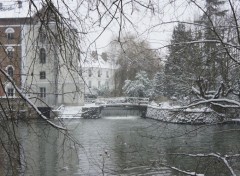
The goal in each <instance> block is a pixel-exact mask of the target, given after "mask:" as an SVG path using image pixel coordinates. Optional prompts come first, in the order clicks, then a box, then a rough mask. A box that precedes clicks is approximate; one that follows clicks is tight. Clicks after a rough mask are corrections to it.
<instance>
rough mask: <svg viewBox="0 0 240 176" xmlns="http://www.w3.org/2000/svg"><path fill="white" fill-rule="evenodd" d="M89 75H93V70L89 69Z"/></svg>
mask: <svg viewBox="0 0 240 176" xmlns="http://www.w3.org/2000/svg"><path fill="white" fill-rule="evenodd" d="M88 76H89V77H91V76H92V70H91V69H88Z"/></svg>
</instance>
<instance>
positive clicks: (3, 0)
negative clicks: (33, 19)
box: [0, 0, 42, 18]
mask: <svg viewBox="0 0 240 176" xmlns="http://www.w3.org/2000/svg"><path fill="white" fill-rule="evenodd" d="M41 8H42V1H39V0H34V6H33V4H32V3H31V2H30V1H29V0H18V1H16V0H0V18H25V17H30V16H33V15H34V14H35V13H36V12H37V11H39V10H40V9H41Z"/></svg>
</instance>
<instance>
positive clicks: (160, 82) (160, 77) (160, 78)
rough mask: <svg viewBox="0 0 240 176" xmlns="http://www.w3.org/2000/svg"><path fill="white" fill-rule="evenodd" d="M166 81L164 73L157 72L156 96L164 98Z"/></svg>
mask: <svg viewBox="0 0 240 176" xmlns="http://www.w3.org/2000/svg"><path fill="white" fill-rule="evenodd" d="M164 79H165V75H164V72H163V71H160V72H157V73H156V74H155V76H154V78H153V90H154V96H156V97H158V96H163V95H164Z"/></svg>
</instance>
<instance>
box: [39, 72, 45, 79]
mask: <svg viewBox="0 0 240 176" xmlns="http://www.w3.org/2000/svg"><path fill="white" fill-rule="evenodd" d="M40 79H46V72H45V71H41V72H40Z"/></svg>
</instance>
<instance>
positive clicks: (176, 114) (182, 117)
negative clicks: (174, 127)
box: [146, 105, 223, 124]
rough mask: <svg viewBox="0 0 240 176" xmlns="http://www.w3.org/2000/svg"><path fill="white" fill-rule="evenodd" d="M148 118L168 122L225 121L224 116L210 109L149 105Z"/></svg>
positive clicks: (197, 122)
mask: <svg viewBox="0 0 240 176" xmlns="http://www.w3.org/2000/svg"><path fill="white" fill-rule="evenodd" d="M146 118H151V119H155V120H159V121H163V122H168V123H179V124H211V123H218V122H221V121H223V117H221V116H219V115H218V114H217V113H215V112H214V111H211V110H209V109H207V108H206V109H179V107H178V108H177V109H174V108H171V107H169V108H166V107H159V106H152V105H148V108H147V113H146Z"/></svg>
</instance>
